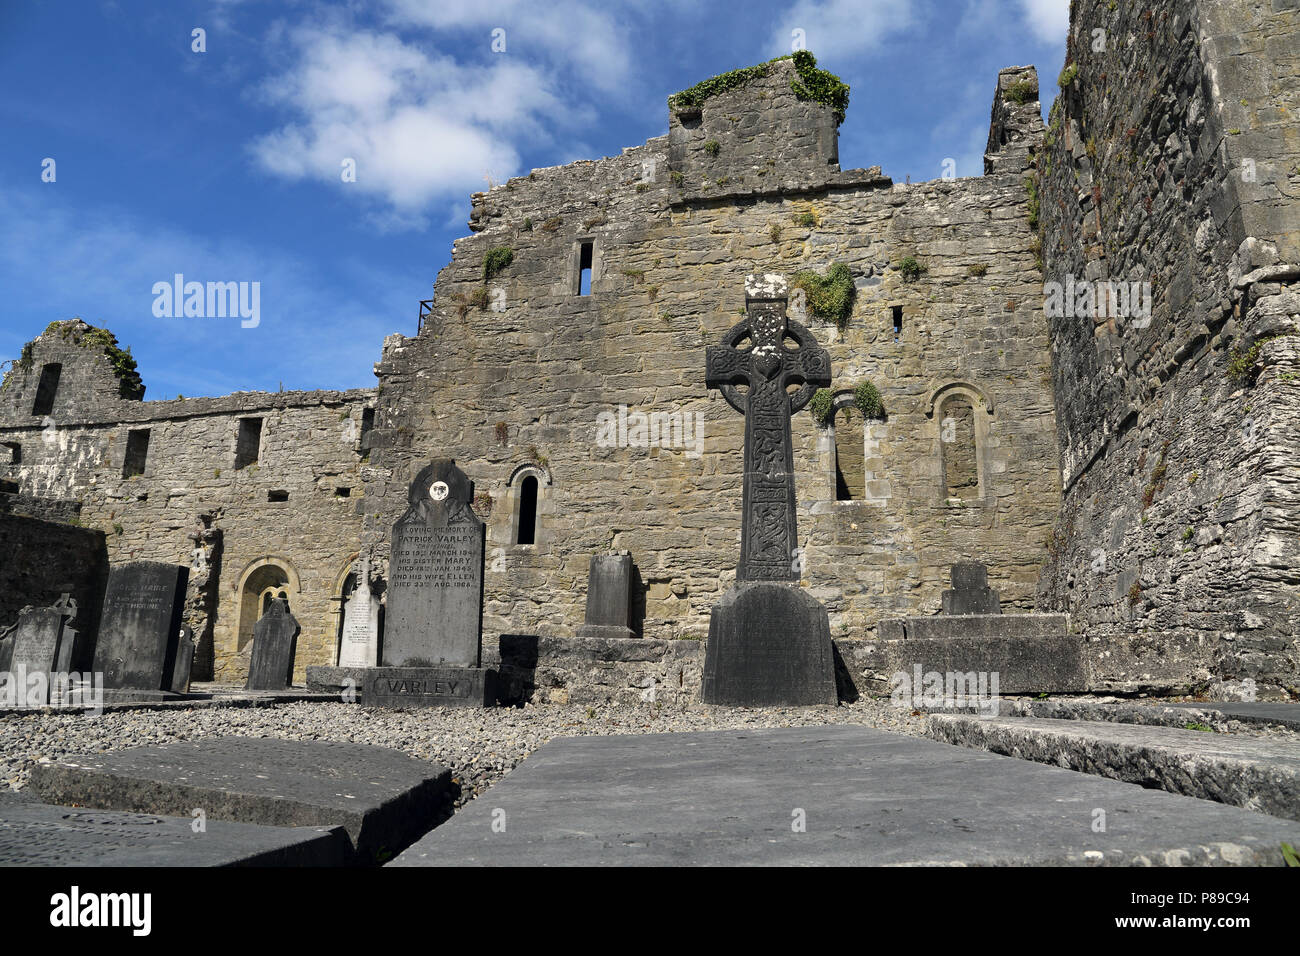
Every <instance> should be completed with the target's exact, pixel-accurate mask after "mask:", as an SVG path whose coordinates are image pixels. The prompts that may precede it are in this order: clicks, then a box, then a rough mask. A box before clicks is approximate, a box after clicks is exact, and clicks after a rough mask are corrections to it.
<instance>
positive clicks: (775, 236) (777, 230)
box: [767, 222, 781, 242]
mask: <svg viewBox="0 0 1300 956" xmlns="http://www.w3.org/2000/svg"><path fill="white" fill-rule="evenodd" d="M767 237H768V238H769V239H771V240H772V241H773V242H780V241H781V224H780V223H779V222H774V223H772V225H770V226H768V227H767Z"/></svg>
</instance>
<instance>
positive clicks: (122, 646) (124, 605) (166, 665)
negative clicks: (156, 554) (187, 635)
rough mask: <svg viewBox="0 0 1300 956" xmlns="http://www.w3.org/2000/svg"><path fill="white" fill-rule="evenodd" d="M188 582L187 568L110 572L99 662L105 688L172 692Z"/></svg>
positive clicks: (142, 565) (135, 566)
mask: <svg viewBox="0 0 1300 956" xmlns="http://www.w3.org/2000/svg"><path fill="white" fill-rule="evenodd" d="M188 578H189V570H188V569H187V568H185V567H182V566H180V565H175V564H162V563H160V562H157V561H131V562H129V563H127V564H119V565H116V566H115V567H112V568H110V569H109V572H108V586H107V587H106V589H105V591H104V610H103V616H102V618H101V619H100V624H99V635H98V638H97V639H96V642H95V658H94V659H95V664H94V668H95V670H96V671H98V672H101V673H102V674H103V675H104V686H105V687H106V688H110V689H115V690H135V691H144V692H159V691H163V690H167V689H169V688H170V687H171V686H172V677H173V672H174V670H175V667H176V647H177V643H178V641H179V635H180V631H181V611H182V608H183V605H184V603H185V585H186V582H187V580H188Z"/></svg>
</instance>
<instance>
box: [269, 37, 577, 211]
mask: <svg viewBox="0 0 1300 956" xmlns="http://www.w3.org/2000/svg"><path fill="white" fill-rule="evenodd" d="M288 39H289V45H290V49H291V55H292V56H293V57H294V59H293V61H292V62H291V65H290V66H289V68H288V70H287V71H286V72H284V73H283V74H281V75H279V76H276V77H274V78H272V79H271V80H269V81H267V82H266V83H265V84H264V86H263V87H262V94H263V98H264V99H265V100H266V101H267V102H268V103H270V104H271V105H273V106H276V107H280V108H284V109H287V110H288V111H289V112H290V113H291V115H292V116H293V118H292V120H291V121H290V122H288V123H286V124H285V125H284V126H282V127H280V128H279V129H276V130H273V131H271V132H269V133H265V134H263V135H261V136H259V137H257V138H256V139H255V140H254V141H253V143H252V144H251V146H250V149H251V151H252V155H253V157H254V158H255V160H256V162H257V163H258V164H259V165H260V166H261V167H262V168H263V169H266V170H267V171H269V172H271V173H274V174H276V175H278V176H282V177H285V178H288V179H314V180H318V181H320V182H324V183H328V184H331V185H334V186H336V187H338V188H340V189H344V190H355V191H356V192H357V193H359V194H361V195H364V196H367V197H370V198H373V199H377V200H380V201H381V203H383V204H385V205H386V206H387V207H388V208H386V209H385V210H384V211H383V213H381V214H380V215H379V216H378V217H377V218H378V220H379V221H381V222H383V223H386V224H387V225H389V226H398V227H411V226H418V225H422V224H423V223H424V218H423V214H424V212H425V210H426V209H427V208H428V207H429V205H430V204H431V203H433V202H435V201H439V200H442V201H445V200H446V199H448V198H452V197H458V198H460V197H464V196H465V195H467V194H468V193H470V192H473V191H475V190H478V189H482V188H484V185H485V184H484V182H483V177H484V176H485V175H486V174H488V173H489V172H491V173H492V174H494V175H495V176H496V178H497V179H498V181H500V180H502V179H504V178H506V177H507V176H510V175H513V174H515V173H517V172H519V171H520V170H519V168H518V167H519V163H520V158H519V151H518V144H519V143H520V142H521V141H522V140H525V139H528V138H534V139H542V140H545V139H547V138H548V137H549V131H548V128H549V126H551V125H557V124H558V125H569V124H571V123H573V122H576V121H579V120H581V119H582V118H583V117H584V114H583V113H582V111H574V110H572V109H570V108H569V107H568V106H567V104H565V103H564V102H563V100H562V99H561V97H560V96H559V95H558V93H557V92H556V90H555V88H554V85H553V83H552V82H551V80H550V79H549V78H548V76H547V75H545V74H544V73H543V72H541V71H540V70H539V69H537V68H535V67H533V66H530V65H528V64H526V63H524V62H522V61H521V60H519V59H507V58H504V57H501V58H493V59H491V60H488V61H487V63H488V65H486V66H467V65H462V64H459V63H457V62H456V61H454V60H452V59H451V58H449V57H445V56H439V55H437V54H430V53H426V52H425V50H424V49H421V48H419V47H417V46H415V45H412V44H411V43H408V42H405V41H404V40H403V39H401V38H400V37H398V36H397V35H395V34H392V33H375V32H367V31H352V30H348V29H345V28H343V27H341V26H338V25H330V26H305V27H299V28H296V29H293V30H291V31H290V32H289V34H288ZM345 159H352V160H354V161H355V163H356V181H355V182H344V181H343V178H342V172H343V162H344V160H345Z"/></svg>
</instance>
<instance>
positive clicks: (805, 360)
mask: <svg viewBox="0 0 1300 956" xmlns="http://www.w3.org/2000/svg"><path fill="white" fill-rule="evenodd" d="M787 289H788V286H787V283H786V280H785V277H784V276H781V275H776V274H773V273H768V274H767V275H751V276H746V277H745V319H744V321H742V322H740V323H738V324H736V325H735V326H733V327H732V328H731V329H730V330H729V331H728V332H727V334H726V335H724V336H723V337H722V344H721V345H710V346H709V347H708V349H707V350H706V352H705V363H706V372H705V384H706V385H708V387H709V388H716V389H719V390H721V392H722V395H723V397H724V398H725V399H726V400H727V403H728V404H730V405H731V407H732V408H734V409H735V410H736V411H738V412H741V413H742V414H743V415H744V416H745V490H744V500H743V505H742V510H743V518H742V521H743V524H742V525H741V536H740V563H739V564H738V565H737V566H736V580H737V581H797V580H799V564H798V560H797V555H796V554H795V549H796V548H797V547H798V546H799V545H798V543H799V535H798V532H797V530H796V528H795V499H794V453H793V451H792V449H791V444H790V416H791V415H793V414H794V413H795V412H797V411H799V410H800V409H801V408H803V407H804V406H805V405H807V404H808V402H809V400H810V399H811V398H812V396H813V393H814V392H815V391H816V390H817V389H819V388H826V387H828V386H829V385H830V384H831V360H830V356H829V355H827V354H826V350H825V349H823V348H822V347H821V346H820V345H819V344H818V342H817V339H816V338H814V337H813V334H812V333H811V332H809V331H808V330H807V329H806V328H804V327H803V326H802V325H800V324H799V323H798V322H791V321H790V320H788V319H787V318H786V314H785V307H786V301H787ZM741 386H745V387H746V388H745V391H743V392H742V391H741V390H740V387H741ZM792 386H797V389H796V390H795V391H793V392H792V391H790V388H791V387H792Z"/></svg>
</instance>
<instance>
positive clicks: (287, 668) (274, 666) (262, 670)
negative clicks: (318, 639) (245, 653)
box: [244, 598, 300, 690]
mask: <svg viewBox="0 0 1300 956" xmlns="http://www.w3.org/2000/svg"><path fill="white" fill-rule="evenodd" d="M299 630H300V628H299V627H298V621H297V619H296V618H295V617H294V616H293V615H292V614H290V613H289V602H287V601H285V600H284V598H276V599H275V600H273V601H272V602H271V606H270V607H269V608H267V609H266V613H265V614H263V615H262V617H261V619H260V620H259V621H258V622H257V623H256V624H254V625H253V653H252V656H251V658H250V660H249V663H248V683H247V684H245V685H244V687H245V689H246V690H285V689H287V688H288V687H289V686H290V685H291V684H292V683H293V652H294V647H295V645H296V644H297V642H298V631H299Z"/></svg>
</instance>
